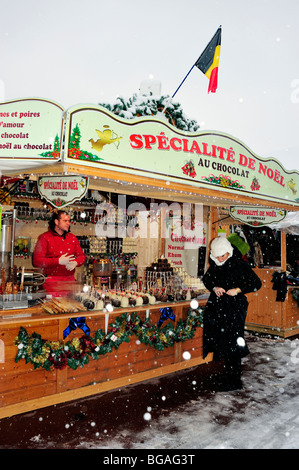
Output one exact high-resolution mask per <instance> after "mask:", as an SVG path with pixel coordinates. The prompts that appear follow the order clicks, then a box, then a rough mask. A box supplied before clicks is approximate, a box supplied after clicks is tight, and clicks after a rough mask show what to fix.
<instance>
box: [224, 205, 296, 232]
mask: <svg viewBox="0 0 299 470" xmlns="http://www.w3.org/2000/svg"><path fill="white" fill-rule="evenodd" d="M229 213H230V216H231V217H233V218H234V219H236V220H238V221H239V222H241V223H242V224H246V225H251V226H253V227H262V226H264V225H270V224H273V223H277V222H280V221H281V220H283V219H284V218H285V217H286V215H287V211H285V210H282V209H280V210H277V209H271V208H269V207H258V206H231V207H230V208H229Z"/></svg>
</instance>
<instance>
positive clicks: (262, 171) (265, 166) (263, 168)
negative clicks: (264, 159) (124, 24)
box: [259, 162, 267, 176]
mask: <svg viewBox="0 0 299 470" xmlns="http://www.w3.org/2000/svg"><path fill="white" fill-rule="evenodd" d="M266 170H267V165H263V164H262V163H261V162H260V167H259V173H263V175H265V176H266Z"/></svg>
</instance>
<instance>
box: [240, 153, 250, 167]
mask: <svg viewBox="0 0 299 470" xmlns="http://www.w3.org/2000/svg"><path fill="white" fill-rule="evenodd" d="M247 161H248V158H247V157H246V156H245V155H242V153H240V160H239V165H242V166H247Z"/></svg>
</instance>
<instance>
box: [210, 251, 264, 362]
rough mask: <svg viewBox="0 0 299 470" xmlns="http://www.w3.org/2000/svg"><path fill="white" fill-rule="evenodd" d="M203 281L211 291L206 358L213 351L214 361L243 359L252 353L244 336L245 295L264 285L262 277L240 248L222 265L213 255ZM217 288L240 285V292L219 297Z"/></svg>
mask: <svg viewBox="0 0 299 470" xmlns="http://www.w3.org/2000/svg"><path fill="white" fill-rule="evenodd" d="M203 283H204V285H205V286H206V288H207V289H208V290H209V291H210V292H211V294H210V296H209V299H208V302H207V305H206V307H205V310H204V317H203V357H206V355H207V354H208V353H209V352H213V353H214V355H213V357H214V360H216V361H218V360H220V359H230V358H233V357H235V358H241V357H244V356H246V355H247V354H249V349H248V346H247V344H246V342H245V339H244V326H245V319H246V314H247V308H248V301H247V298H246V296H245V294H248V293H249V292H254V291H257V290H259V289H260V288H261V286H262V283H261V280H260V278H259V277H258V276H257V275H256V274H255V272H254V271H253V270H252V269H251V267H250V266H249V264H248V263H247V262H246V261H244V260H243V259H242V257H241V254H240V252H239V251H238V249H237V248H234V251H233V255H232V256H231V257H230V258H228V259H227V261H226V262H225V263H224V264H223V265H222V266H217V265H216V264H215V262H214V261H213V260H212V259H211V258H210V267H209V269H208V270H207V272H206V273H205V274H204V276H203ZM214 287H222V288H223V289H225V290H226V291H227V290H229V289H234V288H237V287H239V288H240V289H241V291H242V292H241V293H240V294H238V295H236V296H234V297H232V296H229V295H227V294H223V295H222V296H221V297H217V295H216V294H215V292H214V291H213V289H214Z"/></svg>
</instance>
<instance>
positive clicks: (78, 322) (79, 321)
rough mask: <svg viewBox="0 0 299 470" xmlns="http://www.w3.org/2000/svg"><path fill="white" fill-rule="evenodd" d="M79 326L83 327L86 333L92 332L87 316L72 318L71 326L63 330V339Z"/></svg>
mask: <svg viewBox="0 0 299 470" xmlns="http://www.w3.org/2000/svg"><path fill="white" fill-rule="evenodd" d="M77 328H81V330H83V331H84V333H85V334H86V335H89V334H90V329H89V327H88V326H87V325H86V318H85V317H77V318H70V321H69V326H67V327H66V328H65V330H63V339H65V338H66V337H67V336H68V335H69V334H70V332H71V331H73V330H76V329H77Z"/></svg>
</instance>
